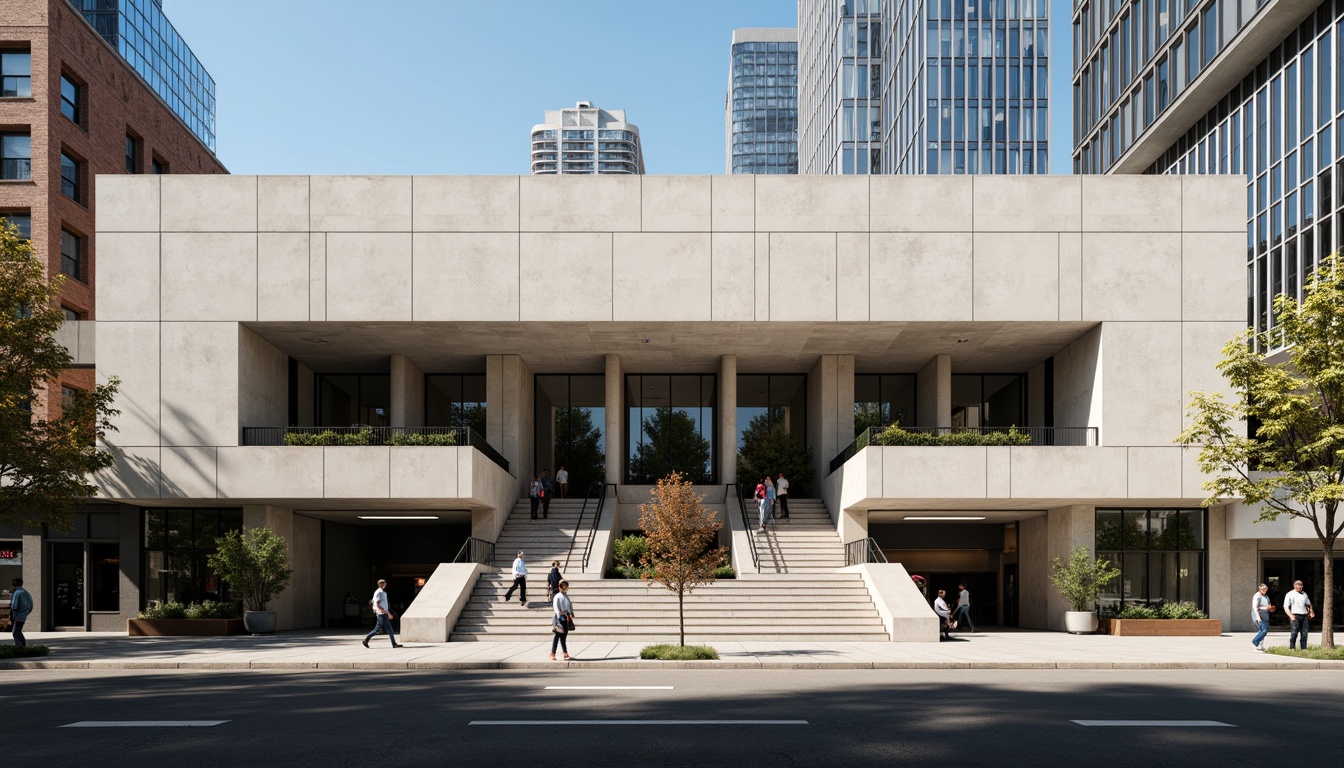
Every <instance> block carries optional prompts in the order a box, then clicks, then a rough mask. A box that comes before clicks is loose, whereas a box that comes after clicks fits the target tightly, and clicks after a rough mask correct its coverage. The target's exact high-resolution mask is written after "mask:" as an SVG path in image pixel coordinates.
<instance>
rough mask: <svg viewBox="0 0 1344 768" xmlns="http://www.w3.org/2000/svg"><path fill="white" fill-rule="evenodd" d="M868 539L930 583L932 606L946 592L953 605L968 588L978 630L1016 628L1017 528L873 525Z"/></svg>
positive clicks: (950, 524)
mask: <svg viewBox="0 0 1344 768" xmlns="http://www.w3.org/2000/svg"><path fill="white" fill-rule="evenodd" d="M868 535H869V536H871V537H872V538H873V539H874V540H875V541H876V542H877V545H878V547H880V548H881V549H882V553H883V554H885V555H886V556H887V560H889V561H890V562H893V563H901V564H902V565H904V566H905V569H906V571H908V572H909V573H910V575H911V576H922V577H924V578H925V579H926V580H927V585H928V589H927V593H928V594H927V598H928V601H929V602H930V603H932V602H933V599H934V598H935V597H936V596H937V595H938V590H940V589H943V590H946V591H947V601H948V604H949V605H951V604H953V603H954V601H955V599H956V597H957V593H958V591H959V589H958V585H959V584H965V585H966V588H967V590H968V591H969V592H970V593H971V620H972V621H974V622H975V624H976V627H977V628H979V627H980V626H982V625H984V626H991V625H998V626H1008V627H1015V626H1017V620H1018V611H1017V607H1018V606H1017V576H1016V574H1017V524H1016V523H1007V524H1005V523H985V522H948V523H942V522H910V523H906V522H901V523H870V524H869V526H868Z"/></svg>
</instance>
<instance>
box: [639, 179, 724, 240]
mask: <svg viewBox="0 0 1344 768" xmlns="http://www.w3.org/2000/svg"><path fill="white" fill-rule="evenodd" d="M712 178H713V177H712V176H641V177H639V179H640V184H641V196H640V197H641V211H642V225H643V230H644V231H645V232H708V231H710V229H711V228H712V227H711V220H712V218H713V215H712V213H711V206H710V197H711V191H710V184H711V182H710V179H712Z"/></svg>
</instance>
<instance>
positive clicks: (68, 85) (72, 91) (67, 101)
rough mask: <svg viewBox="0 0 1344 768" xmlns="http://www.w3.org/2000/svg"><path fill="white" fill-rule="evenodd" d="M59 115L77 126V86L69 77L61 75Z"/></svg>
mask: <svg viewBox="0 0 1344 768" xmlns="http://www.w3.org/2000/svg"><path fill="white" fill-rule="evenodd" d="M61 114H62V115H65V116H66V117H68V118H70V122H72V123H74V124H75V125H79V124H80V123H79V84H78V83H76V82H75V81H74V80H71V79H70V76H69V75H64V74H63V75H61Z"/></svg>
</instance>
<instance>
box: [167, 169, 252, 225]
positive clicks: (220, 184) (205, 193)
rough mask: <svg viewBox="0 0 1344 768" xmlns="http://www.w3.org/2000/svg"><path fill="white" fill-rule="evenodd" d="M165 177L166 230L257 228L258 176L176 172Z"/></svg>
mask: <svg viewBox="0 0 1344 768" xmlns="http://www.w3.org/2000/svg"><path fill="white" fill-rule="evenodd" d="M160 178H161V179H162V181H161V182H160V184H162V196H161V197H162V199H161V202H160V205H161V206H162V209H163V210H162V216H161V221H162V229H163V231H164V232H256V231H257V177H256V176H230V175H227V174H225V175H213V176H175V175H165V176H161V177H160Z"/></svg>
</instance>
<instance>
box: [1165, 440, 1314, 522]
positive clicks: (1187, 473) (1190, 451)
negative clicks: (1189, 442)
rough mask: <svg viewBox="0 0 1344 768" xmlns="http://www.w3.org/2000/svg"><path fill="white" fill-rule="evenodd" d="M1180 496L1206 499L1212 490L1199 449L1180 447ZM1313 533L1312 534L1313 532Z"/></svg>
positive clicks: (1209, 477)
mask: <svg viewBox="0 0 1344 768" xmlns="http://www.w3.org/2000/svg"><path fill="white" fill-rule="evenodd" d="M1180 451H1181V496H1183V497H1185V498H1187V499H1201V500H1203V499H1207V498H1209V496H1210V495H1212V491H1209V490H1206V489H1205V488H1204V483H1206V482H1208V481H1209V480H1211V479H1212V477H1211V476H1209V475H1206V474H1204V473H1203V472H1202V471H1201V470H1200V468H1199V449H1198V448H1181V449H1180ZM1313 535H1314V534H1313Z"/></svg>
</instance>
